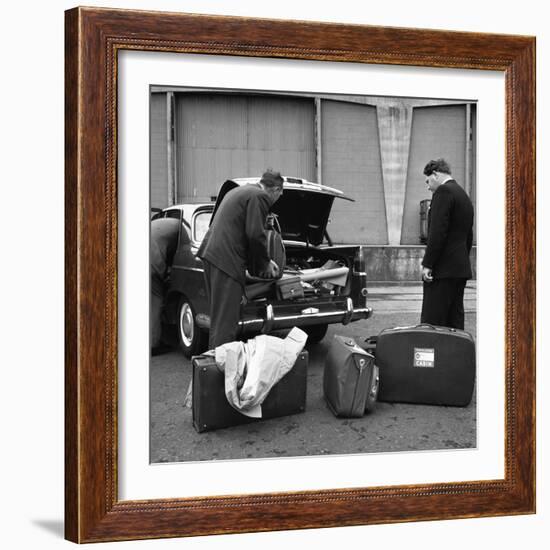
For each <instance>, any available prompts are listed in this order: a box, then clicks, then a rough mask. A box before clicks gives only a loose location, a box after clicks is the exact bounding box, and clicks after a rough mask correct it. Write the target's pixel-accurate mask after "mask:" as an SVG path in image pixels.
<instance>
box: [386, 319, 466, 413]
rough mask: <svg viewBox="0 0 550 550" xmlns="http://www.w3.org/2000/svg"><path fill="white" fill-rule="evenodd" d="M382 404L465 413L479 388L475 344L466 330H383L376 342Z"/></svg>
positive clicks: (420, 328) (418, 328) (420, 327)
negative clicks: (455, 409) (452, 408)
mask: <svg viewBox="0 0 550 550" xmlns="http://www.w3.org/2000/svg"><path fill="white" fill-rule="evenodd" d="M376 364H377V365H378V367H379V368H380V391H379V394H378V399H379V401H390V402H398V403H422V404H426V405H454V406H460V407H465V406H466V405H468V404H469V403H470V401H471V399H472V394H473V391H474V382H475V365H476V360H475V343H474V340H473V338H472V336H471V335H470V334H469V333H468V332H465V331H463V330H458V329H451V328H447V327H437V326H432V325H417V326H412V327H398V328H390V329H385V330H383V331H382V332H381V333H380V334H379V335H378V340H377V342H376Z"/></svg>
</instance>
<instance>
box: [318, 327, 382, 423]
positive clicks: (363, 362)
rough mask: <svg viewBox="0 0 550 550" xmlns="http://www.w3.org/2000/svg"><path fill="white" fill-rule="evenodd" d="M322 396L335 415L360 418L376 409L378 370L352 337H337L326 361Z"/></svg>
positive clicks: (372, 358) (368, 354)
mask: <svg viewBox="0 0 550 550" xmlns="http://www.w3.org/2000/svg"><path fill="white" fill-rule="evenodd" d="M323 393H324V396H325V399H326V401H327V404H328V406H329V408H330V410H331V411H332V412H333V413H334V415H335V416H343V417H346V418H354V417H360V416H363V415H364V414H365V412H370V411H371V410H372V409H373V408H374V405H375V403H376V397H377V393H378V367H377V366H376V365H375V364H374V357H373V356H372V355H371V354H370V353H367V352H366V351H365V350H364V349H362V348H360V347H359V346H358V345H357V344H356V342H355V340H354V339H353V338H349V337H347V336H339V335H335V336H334V339H333V341H332V344H331V346H330V349H329V351H328V354H327V357H326V360H325V369H324V373H323Z"/></svg>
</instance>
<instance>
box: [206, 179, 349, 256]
mask: <svg viewBox="0 0 550 550" xmlns="http://www.w3.org/2000/svg"><path fill="white" fill-rule="evenodd" d="M283 179H284V183H283V189H284V191H283V194H282V196H281V197H280V198H279V200H278V201H277V202H276V203H275V204H274V205H273V207H272V209H271V210H272V212H274V213H275V214H277V216H278V217H279V224H280V226H281V232H282V236H283V239H285V240H289V241H298V242H303V243H307V244H312V245H314V246H318V245H320V244H321V243H322V242H323V237H324V235H325V230H326V228H327V224H328V219H329V215H330V211H331V208H332V203H333V201H334V199H335V198H340V199H345V200H348V201H353V199H352V198H350V197H347V196H346V195H344V193H342V191H340V190H338V189H334V188H332V187H327V186H326V185H321V184H319V183H314V182H310V181H307V180H304V179H300V178H289V177H284V178H283ZM259 181H260V178H237V179H232V180H227V181H226V182H225V183H224V184H223V185H222V187H221V189H220V192H219V194H218V197H217V199H216V206H215V207H214V213H213V214H212V219H214V216H215V215H216V211H217V210H218V208H219V205H220V203H221V202H222V200H223V198H224V197H225V195H226V194H227V193H228V192H229V191H231V190H232V189H235V188H236V187H239V186H242V185H257V184H258V182H259ZM211 223H212V222H211Z"/></svg>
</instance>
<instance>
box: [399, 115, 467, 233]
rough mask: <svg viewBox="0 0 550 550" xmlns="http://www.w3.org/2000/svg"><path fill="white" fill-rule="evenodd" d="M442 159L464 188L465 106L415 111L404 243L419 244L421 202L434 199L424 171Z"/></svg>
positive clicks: (403, 228)
mask: <svg viewBox="0 0 550 550" xmlns="http://www.w3.org/2000/svg"><path fill="white" fill-rule="evenodd" d="M441 157H442V158H444V159H445V160H446V161H447V162H448V163H449V164H450V165H451V170H452V173H453V177H454V178H455V179H456V181H457V183H459V184H460V185H462V186H464V181H465V180H464V173H465V172H464V170H465V164H466V162H465V159H466V106H465V105H450V106H443V107H415V108H414V109H413V121H412V128H411V147H410V154H409V168H408V171H407V192H406V196H405V209H404V212H403V227H402V232H401V244H419V243H420V201H421V200H423V199H430V198H431V193H430V192H429V191H428V188H427V187H426V183H425V181H426V178H425V177H424V176H423V174H422V171H423V170H424V166H426V164H427V162H428V161H430V160H431V159H437V158H441Z"/></svg>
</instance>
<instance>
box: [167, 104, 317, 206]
mask: <svg viewBox="0 0 550 550" xmlns="http://www.w3.org/2000/svg"><path fill="white" fill-rule="evenodd" d="M176 117H177V120H176V129H177V130H176V131H177V175H178V202H184V201H193V202H201V201H204V200H208V199H209V198H210V197H211V196H212V195H215V194H216V193H217V191H218V188H219V186H220V185H221V184H222V183H223V182H224V181H225V180H226V179H228V178H231V177H247V176H259V175H261V173H262V172H263V171H264V170H265V169H266V168H268V167H270V168H273V169H274V170H278V171H280V172H281V173H282V174H284V175H287V176H298V177H303V178H307V179H313V178H314V174H315V147H314V103H313V100H312V99H308V98H304V99H300V98H286V97H285V98H280V97H271V96H269V97H268V96H246V95H222V94H178V96H177V102H176Z"/></svg>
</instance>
